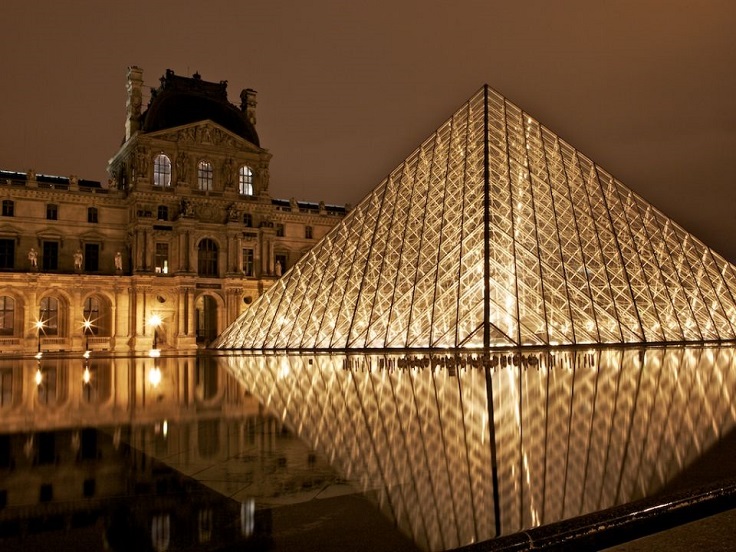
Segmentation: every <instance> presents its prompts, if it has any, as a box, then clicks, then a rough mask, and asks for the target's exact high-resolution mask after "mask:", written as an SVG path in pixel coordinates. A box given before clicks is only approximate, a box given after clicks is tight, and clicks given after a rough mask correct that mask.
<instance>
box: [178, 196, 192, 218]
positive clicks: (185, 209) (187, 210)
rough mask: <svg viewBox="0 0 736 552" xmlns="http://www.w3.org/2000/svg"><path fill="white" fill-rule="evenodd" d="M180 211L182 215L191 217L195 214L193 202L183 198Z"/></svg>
mask: <svg viewBox="0 0 736 552" xmlns="http://www.w3.org/2000/svg"><path fill="white" fill-rule="evenodd" d="M179 211H180V213H181V216H182V217H184V218H190V217H193V216H194V207H192V202H191V201H189V200H188V199H186V198H184V199H182V200H181V205H180V206H179Z"/></svg>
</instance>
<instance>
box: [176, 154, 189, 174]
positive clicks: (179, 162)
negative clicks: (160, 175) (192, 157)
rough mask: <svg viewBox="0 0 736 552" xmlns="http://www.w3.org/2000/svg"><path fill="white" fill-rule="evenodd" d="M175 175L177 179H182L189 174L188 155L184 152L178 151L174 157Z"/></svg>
mask: <svg viewBox="0 0 736 552" xmlns="http://www.w3.org/2000/svg"><path fill="white" fill-rule="evenodd" d="M176 175H177V179H178V180H179V181H184V180H186V179H187V177H188V176H189V156H188V155H187V154H186V153H180V154H179V155H178V156H177V157H176Z"/></svg>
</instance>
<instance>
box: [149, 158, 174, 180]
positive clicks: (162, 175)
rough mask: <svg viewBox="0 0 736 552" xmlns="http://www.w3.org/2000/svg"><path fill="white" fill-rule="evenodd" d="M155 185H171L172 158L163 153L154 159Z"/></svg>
mask: <svg viewBox="0 0 736 552" xmlns="http://www.w3.org/2000/svg"><path fill="white" fill-rule="evenodd" d="M153 185H154V186H164V187H168V186H171V159H169V158H168V157H167V156H165V155H164V154H163V153H161V154H159V155H157V156H156V158H155V159H154V160H153Z"/></svg>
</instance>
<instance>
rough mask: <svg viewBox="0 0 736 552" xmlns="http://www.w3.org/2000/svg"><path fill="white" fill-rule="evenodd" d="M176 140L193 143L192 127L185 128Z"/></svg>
mask: <svg viewBox="0 0 736 552" xmlns="http://www.w3.org/2000/svg"><path fill="white" fill-rule="evenodd" d="M178 139H179V140H180V141H182V142H194V129H193V128H192V127H189V128H185V129H184V130H182V131H181V132H180V133H179V136H178Z"/></svg>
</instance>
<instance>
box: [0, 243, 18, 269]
mask: <svg viewBox="0 0 736 552" xmlns="http://www.w3.org/2000/svg"><path fill="white" fill-rule="evenodd" d="M1 268H15V240H12V239H10V240H9V239H0V269H1Z"/></svg>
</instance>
